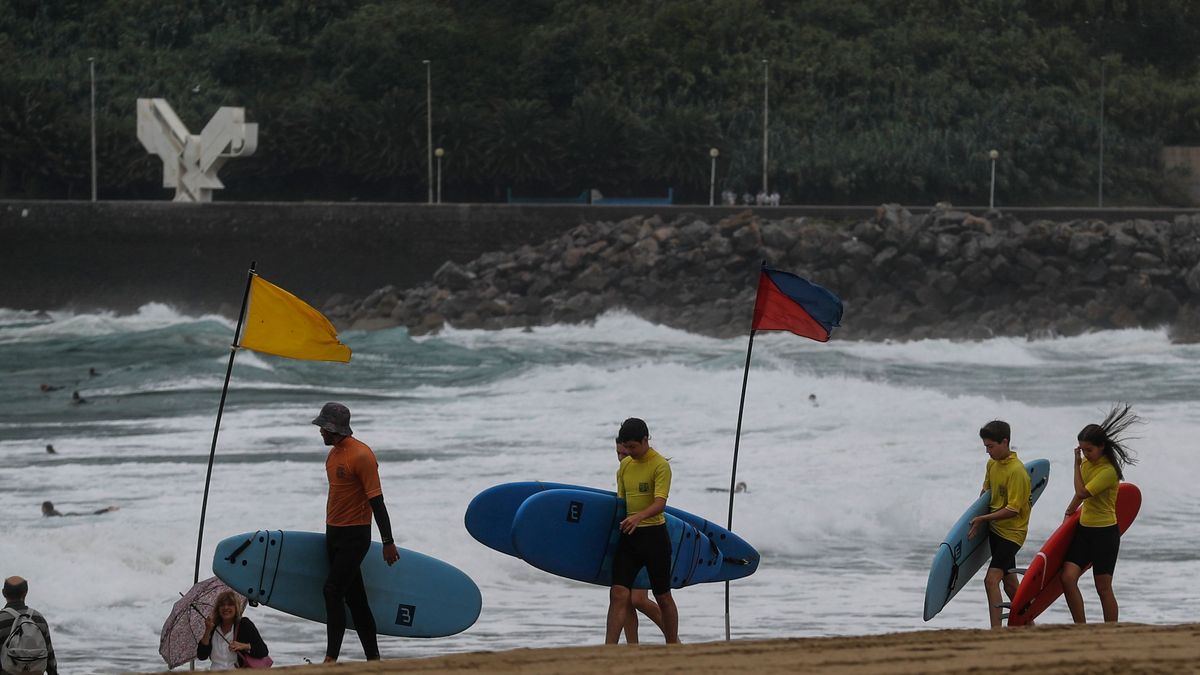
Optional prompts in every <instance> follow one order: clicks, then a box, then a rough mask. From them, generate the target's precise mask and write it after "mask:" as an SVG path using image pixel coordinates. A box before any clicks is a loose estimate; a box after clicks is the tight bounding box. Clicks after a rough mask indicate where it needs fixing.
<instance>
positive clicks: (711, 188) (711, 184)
mask: <svg viewBox="0 0 1200 675" xmlns="http://www.w3.org/2000/svg"><path fill="white" fill-rule="evenodd" d="M720 154H721V151H720V150H717V149H716V148H711V149H710V150H709V151H708V156H709V157H712V173H711V174H710V175H709V178H708V205H709V206H712V205H713V198H714V197H716V194H717V192H716V190H717V156H718V155H720Z"/></svg>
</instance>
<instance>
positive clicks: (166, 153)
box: [137, 98, 258, 202]
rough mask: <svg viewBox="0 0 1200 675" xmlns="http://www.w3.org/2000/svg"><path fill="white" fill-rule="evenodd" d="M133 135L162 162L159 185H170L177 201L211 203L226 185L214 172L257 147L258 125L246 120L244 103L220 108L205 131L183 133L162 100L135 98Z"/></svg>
mask: <svg viewBox="0 0 1200 675" xmlns="http://www.w3.org/2000/svg"><path fill="white" fill-rule="evenodd" d="M137 134H138V140H139V141H141V142H142V147H144V148H146V151H147V152H149V153H151V154H155V155H158V156H159V157H160V158H162V161H163V187H167V188H170V187H173V188H175V201H177V202H211V201H212V191H213V190H220V189H222V188H224V187H225V185H224V184H223V183H222V182H221V181H220V180H219V179H218V178H217V171H219V170H220V169H221V166H222V165H224V164H225V162H226V161H227V160H229V159H230V158H233V157H247V156H249V155H253V154H254V150H255V149H256V148H257V147H258V125H257V124H247V123H246V110H245V108H230V107H222V108H220V109H219V110H217V114H216V115H213V117H212V119H210V120H209V121H208V124H206V125H204V130H203V131H201V132H200V133H199V135H197V134H191V133H188V130H187V127H185V126H184V125H183V122H181V121H180V120H179V117H178V116H177V115H176V114H175V111H174V110H172V109H171V105H170V104H169V103H167V100H166V99H162V98H139V99H138V100H137Z"/></svg>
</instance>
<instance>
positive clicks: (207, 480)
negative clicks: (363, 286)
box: [192, 262, 255, 584]
mask: <svg viewBox="0 0 1200 675" xmlns="http://www.w3.org/2000/svg"><path fill="white" fill-rule="evenodd" d="M254 265H255V263H254V262H251V263H250V271H249V272H247V273H246V292H245V293H243V294H242V309H241V310H240V311H239V312H238V320H237V327H236V328H234V329H233V344H231V345H229V366H228V367H226V368H225V385H224V386H222V387H221V403H220V404H219V405H218V406H217V423H216V426H214V427H213V438H212V447H211V448H209V450H208V474H207V475H205V477H204V500H203V501H202V502H201V503H200V531H199V532H197V533H196V572H195V573H194V574H193V575H192V583H193V584H197V583H200V548H201V546H202V544H203V543H204V514H205V512H206V511H207V510H208V487H209V485H210V484H211V483H212V470H213V460H214V459H215V458H216V456H217V435H218V434H220V433H221V413H223V412H224V411H225V395H226V394H227V393H229V378H230V377H231V376H232V375H233V357H234V356H236V355H237V349H238V337H239V336H240V335H241V334H242V320H243V319H244V318H245V316H246V304H247V302H248V301H249V300H250V283H251V282H252V281H254V274H255V273H254Z"/></svg>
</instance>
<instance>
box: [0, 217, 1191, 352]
mask: <svg viewBox="0 0 1200 675" xmlns="http://www.w3.org/2000/svg"><path fill="white" fill-rule="evenodd" d="M1196 214H1197V211H1195V210H1182V211H1181V210H1157V209H1104V210H1091V209H1006V210H1005V211H1004V212H1003V213H995V212H993V213H985V210H984V209H978V208H976V209H964V210H954V209H949V208H911V209H903V208H900V207H897V206H889V207H886V208H885V207H879V208H876V207H820V206H818V207H799V206H797V207H777V208H770V207H764V208H756V209H751V210H743V209H740V208H728V207H698V206H660V207H647V206H628V207H618V206H607V207H606V206H574V205H503V204H481V205H439V206H427V205H413V204H354V203H337V204H329V203H281V204H275V203H234V202H224V203H213V204H200V205H184V204H173V203H169V202H99V203H90V202H78V201H73V202H72V201H6V202H0V244H3V250H5V251H7V252H8V253H9V255H8V258H7V260H6V263H7V264H6V266H5V274H4V276H3V282H0V284H2V298H0V307H9V308H18V309H56V308H76V309H83V310H88V309H95V308H106V309H113V310H117V311H131V310H133V309H136V308H137V307H138V306H140V305H142V304H145V303H147V302H164V303H167V304H171V305H173V306H176V307H179V308H180V309H183V310H185V311H217V312H222V313H224V314H226V315H232V314H233V313H234V312H235V311H236V308H237V306H238V303H239V301H240V299H241V293H242V289H243V287H244V283H245V270H246V268H247V266H248V265H249V263H250V261H251V260H256V261H257V263H258V269H259V271H260V272H261V273H262V274H263V275H264V276H265V277H266V278H268V279H270V280H272V281H274V282H275V283H278V284H279V285H281V286H284V287H285V288H287V289H289V290H291V291H293V292H294V293H296V294H297V295H299V296H301V297H303V298H305V299H307V300H309V301H310V302H312V303H313V304H314V305H316V306H317V307H319V308H322V309H323V310H325V311H326V312H327V313H328V314H329V315H330V316H331V318H333V319H334V321H335V323H338V324H339V325H340V326H343V327H345V326H357V327H362V328H369V327H379V326H386V325H399V324H403V325H407V326H409V327H410V328H411V329H412V330H414V331H415V332H421V331H430V330H436V329H437V328H438V327H439V326H440V325H442V324H443V323H444V322H446V321H449V322H451V323H454V324H456V325H458V324H461V325H464V326H466V325H471V326H480V327H500V326H515V325H536V324H542V323H547V322H553V321H586V320H588V319H590V318H591V317H593V316H595V315H596V313H597V312H601V311H604V310H605V309H608V308H609V307H616V306H621V307H627V308H629V309H631V310H633V311H635V312H637V313H639V314H642V315H644V316H646V317H647V318H650V319H653V320H658V321H663V322H666V323H670V324H672V325H677V326H679V327H682V328H687V329H689V330H695V331H699V332H705V333H710V334H718V335H720V334H730V333H736V332H740V331H744V330H745V325H746V322H747V321H748V315H749V304H750V303H752V293H753V288H754V275H755V274H756V273H757V267H758V264H759V261H760V260H763V259H766V260H769V261H770V262H771V263H772V264H774V265H776V266H778V267H781V268H784V269H790V270H792V271H796V272H799V273H802V274H807V275H809V276H810V277H811V278H813V279H814V280H816V281H818V282H819V283H822V284H824V285H826V286H828V287H829V288H831V289H833V290H834V291H835V292H838V293H839V294H840V295H841V296H842V297H843V299H844V300H846V303H847V312H846V320H845V324H846V325H845V329H844V330H843V331H842V332H841V334H840V336H841V337H864V338H868V337H869V338H878V337H898V338H904V337H921V336H924V335H947V336H956V337H982V336H984V335H990V334H1031V333H1038V332H1045V331H1051V332H1058V333H1064V334H1069V333H1075V332H1079V331H1081V330H1087V329H1089V328H1106V327H1120V326H1130V325H1147V326H1149V325H1161V324H1169V325H1174V326H1176V327H1177V331H1176V332H1177V334H1178V335H1180V336H1183V335H1185V334H1189V331H1186V330H1184V327H1185V326H1187V325H1189V324H1188V322H1189V321H1190V317H1192V314H1193V310H1192V306H1193V296H1194V295H1195V293H1196V292H1197V291H1200V271H1197V269H1196V266H1197V263H1198V258H1200V243H1197V242H1198V241H1200V240H1197V237H1196V233H1197V232H1200V225H1198V221H1197V217H1196Z"/></svg>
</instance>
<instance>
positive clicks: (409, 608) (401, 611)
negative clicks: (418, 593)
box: [396, 605, 417, 626]
mask: <svg viewBox="0 0 1200 675" xmlns="http://www.w3.org/2000/svg"><path fill="white" fill-rule="evenodd" d="M416 616H417V606H416V605H400V606H398V607H397V608H396V625H399V626H411V625H412V624H413V619H414V618H416Z"/></svg>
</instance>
